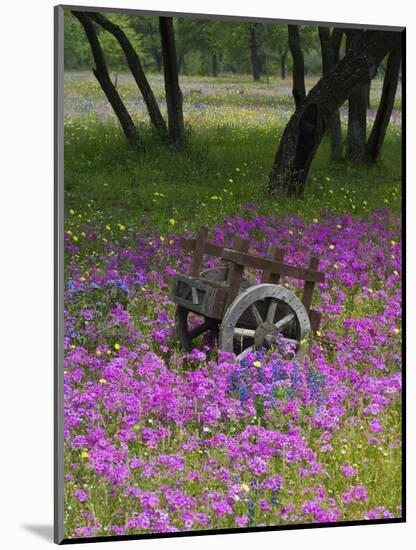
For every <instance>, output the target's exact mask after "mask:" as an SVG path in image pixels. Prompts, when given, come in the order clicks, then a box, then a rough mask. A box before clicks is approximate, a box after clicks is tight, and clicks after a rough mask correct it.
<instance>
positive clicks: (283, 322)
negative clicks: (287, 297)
mask: <svg viewBox="0 0 416 550" xmlns="http://www.w3.org/2000/svg"><path fill="white" fill-rule="evenodd" d="M294 318H295V314H294V313H289V315H286V316H285V317H283V319H280V321H278V322H277V323H275V325H274V326H275V327H276V328H277V330H279V331H280V330H282V329H284V328H285V327H286V326H287V325H288V324H289V323H290V322H291V321H293V319H294Z"/></svg>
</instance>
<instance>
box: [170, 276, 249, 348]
mask: <svg viewBox="0 0 416 550" xmlns="http://www.w3.org/2000/svg"><path fill="white" fill-rule="evenodd" d="M227 276H228V268H227V267H225V266H219V267H212V268H210V269H206V270H205V271H202V272H201V274H200V277H201V278H202V279H206V280H208V281H213V282H219V283H220V282H225V281H226V280H227ZM249 286H250V283H249V282H248V281H245V280H243V281H241V289H242V290H245V289H246V288H248V287H249ZM219 323H220V321H219V320H217V319H211V318H209V317H204V316H202V315H198V314H197V313H194V312H192V311H189V310H188V309H186V308H185V307H183V306H179V305H178V306H177V307H176V314H175V330H176V337H177V340H178V341H179V342H180V344H181V347H182V348H183V349H184V350H185V351H191V350H192V349H193V348H194V347H195V344H194V340H196V339H197V338H198V337H199V336H201V335H202V334H204V333H206V332H211V335H212V337H213V339H214V340H217V341H218V333H219Z"/></svg>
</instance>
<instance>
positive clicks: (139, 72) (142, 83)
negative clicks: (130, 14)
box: [88, 12, 168, 137]
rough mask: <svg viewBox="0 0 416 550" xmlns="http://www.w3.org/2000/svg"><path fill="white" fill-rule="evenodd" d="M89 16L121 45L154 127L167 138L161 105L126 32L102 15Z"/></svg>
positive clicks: (93, 14) (92, 13)
mask: <svg viewBox="0 0 416 550" xmlns="http://www.w3.org/2000/svg"><path fill="white" fill-rule="evenodd" d="M88 16H89V17H90V18H91V19H92V20H93V21H95V22H96V23H98V24H99V25H100V26H101V27H102V28H103V29H105V30H106V31H108V32H109V33H111V34H112V35H113V36H114V38H115V39H116V40H117V42H118V43H119V44H120V46H121V48H122V50H123V52H124V55H125V56H126V60H127V63H128V65H129V67H130V70H131V72H132V75H133V77H134V80H135V81H136V84H137V86H138V88H139V90H140V92H141V94H142V96H143V100H144V102H145V104H146V107H147V111H148V113H149V117H150V120H151V122H152V124H153V126H154V127H155V128H156V130H157V131H158V133H159V134H160V135H161V136H163V137H165V136H167V133H168V131H167V128H166V123H165V121H164V120H163V117H162V114H161V112H160V109H159V105H158V104H157V101H156V98H155V96H154V94H153V91H152V89H151V87H150V84H149V82H148V80H147V78H146V75H145V73H144V70H143V67H142V64H141V62H140V59H139V56H138V55H137V52H136V51H135V49H134V48H133V46H132V45H131V42H130V40H129V39H128V38H127V36H126V34H125V32H124V31H123V30H122V29H121V28H120V27H119V26H118V25H115V24H114V23H113V22H112V21H109V20H108V19H107V18H106V17H104V16H103V15H101V14H100V13H94V12H91V13H89V14H88Z"/></svg>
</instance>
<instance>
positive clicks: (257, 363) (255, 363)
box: [253, 361, 261, 367]
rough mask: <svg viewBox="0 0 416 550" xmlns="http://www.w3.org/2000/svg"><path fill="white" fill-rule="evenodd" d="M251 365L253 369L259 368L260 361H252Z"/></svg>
mask: <svg viewBox="0 0 416 550" xmlns="http://www.w3.org/2000/svg"><path fill="white" fill-rule="evenodd" d="M253 365H254V366H255V367H261V362H260V361H254V363H253Z"/></svg>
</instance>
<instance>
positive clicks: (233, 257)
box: [221, 248, 325, 283]
mask: <svg viewBox="0 0 416 550" xmlns="http://www.w3.org/2000/svg"><path fill="white" fill-rule="evenodd" d="M221 257H222V259H223V260H226V261H228V262H233V263H235V264H238V265H240V266H246V267H252V268H254V269H261V270H265V269H266V270H269V271H271V272H273V273H277V274H278V275H281V276H286V277H293V278H294V279H301V280H304V281H311V282H314V283H323V282H324V281H325V274H324V273H321V272H320V271H316V270H314V269H310V268H307V269H303V268H300V267H296V266H293V265H288V264H284V263H281V262H277V261H275V260H270V259H269V258H264V257H263V256H256V255H254V254H247V253H245V252H240V251H237V250H231V249H229V248H224V250H223V253H222V256H221Z"/></svg>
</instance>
